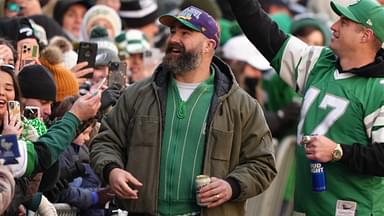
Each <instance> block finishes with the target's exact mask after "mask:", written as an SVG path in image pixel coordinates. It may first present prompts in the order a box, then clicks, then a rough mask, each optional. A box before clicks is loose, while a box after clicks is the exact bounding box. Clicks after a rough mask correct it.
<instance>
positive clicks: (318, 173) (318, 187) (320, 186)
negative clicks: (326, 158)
mask: <svg viewBox="0 0 384 216" xmlns="http://www.w3.org/2000/svg"><path fill="white" fill-rule="evenodd" d="M310 167H311V175H312V190H313V191H315V192H322V191H325V190H326V182H325V172H324V166H323V164H322V163H320V162H318V161H311V162H310Z"/></svg>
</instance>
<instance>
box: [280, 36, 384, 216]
mask: <svg viewBox="0 0 384 216" xmlns="http://www.w3.org/2000/svg"><path fill="white" fill-rule="evenodd" d="M272 65H273V66H274V68H275V69H276V71H277V72H278V73H279V75H280V77H281V78H282V79H283V80H284V81H285V82H287V84H288V85H290V86H291V87H292V88H294V89H296V90H297V92H298V93H300V94H301V95H303V96H304V100H303V106H302V109H301V116H300V122H299V125H298V140H301V137H302V136H303V135H310V134H318V135H324V136H326V137H328V138H330V139H332V140H333V141H335V142H337V143H342V144H353V143H360V144H368V143H372V142H384V128H383V126H384V78H367V77H360V76H356V75H354V74H351V73H340V72H339V71H338V69H337V68H336V57H335V55H334V53H333V52H332V51H331V50H330V49H328V48H324V47H313V46H308V45H306V44H305V43H303V42H301V41H300V40H299V39H297V38H295V37H290V38H289V39H288V40H287V41H286V42H285V44H284V45H283V46H282V47H281V49H280V50H279V52H278V54H277V55H276V56H275V58H274V59H273V62H272ZM324 170H325V171H324V172H325V175H326V184H327V190H326V191H325V192H320V193H319V192H312V186H311V173H310V170H309V161H308V159H307V158H306V156H305V153H304V148H303V147H302V146H300V145H299V146H298V148H297V178H296V179H297V180H296V189H295V211H297V212H303V213H305V215H307V216H308V215H314V216H318V215H335V212H336V203H337V202H338V201H353V202H356V204H357V213H356V214H357V215H384V202H383V200H382V197H384V187H383V184H384V182H383V178H381V177H376V176H369V175H361V174H357V173H355V172H354V171H353V170H350V169H348V168H347V167H346V166H345V165H344V164H342V163H341V162H329V163H325V164H324Z"/></svg>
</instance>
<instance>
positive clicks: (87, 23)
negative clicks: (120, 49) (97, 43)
mask: <svg viewBox="0 0 384 216" xmlns="http://www.w3.org/2000/svg"><path fill="white" fill-rule="evenodd" d="M98 19H104V20H106V21H107V22H109V23H110V24H111V25H112V26H113V31H114V35H112V37H111V38H114V37H115V36H116V35H118V34H119V33H120V31H121V19H120V17H119V15H118V14H117V13H116V11H114V10H113V9H112V8H110V7H108V6H105V5H95V6H93V7H91V8H90V9H89V10H88V11H87V13H85V15H84V19H83V21H82V23H81V32H80V33H81V40H83V41H88V40H89V35H90V33H88V32H87V29H89V27H91V29H92V28H93V27H94V26H93V23H94V22H95V21H96V20H98Z"/></svg>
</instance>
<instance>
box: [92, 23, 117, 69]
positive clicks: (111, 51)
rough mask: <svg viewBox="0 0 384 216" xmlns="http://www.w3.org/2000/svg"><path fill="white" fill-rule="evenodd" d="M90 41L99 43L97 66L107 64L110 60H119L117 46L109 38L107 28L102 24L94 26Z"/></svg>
mask: <svg viewBox="0 0 384 216" xmlns="http://www.w3.org/2000/svg"><path fill="white" fill-rule="evenodd" d="M89 41H90V42H92V43H96V44H97V55H96V63H95V65H96V66H105V65H108V64H109V62H112V61H119V57H118V50H117V47H116V45H115V44H114V43H113V42H112V41H111V40H110V39H109V38H108V33H107V30H106V29H105V28H103V27H100V26H96V27H94V28H93V29H92V31H91V38H90V40H89Z"/></svg>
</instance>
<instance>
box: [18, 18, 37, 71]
mask: <svg viewBox="0 0 384 216" xmlns="http://www.w3.org/2000/svg"><path fill="white" fill-rule="evenodd" d="M17 55H18V57H17V61H16V71H17V72H19V71H20V70H21V69H22V68H23V67H24V66H25V65H30V64H39V60H38V58H39V43H38V40H37V38H36V36H35V35H34V31H33V28H32V25H31V23H30V22H29V20H28V19H27V18H21V19H20V21H19V29H18V34H17Z"/></svg>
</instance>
